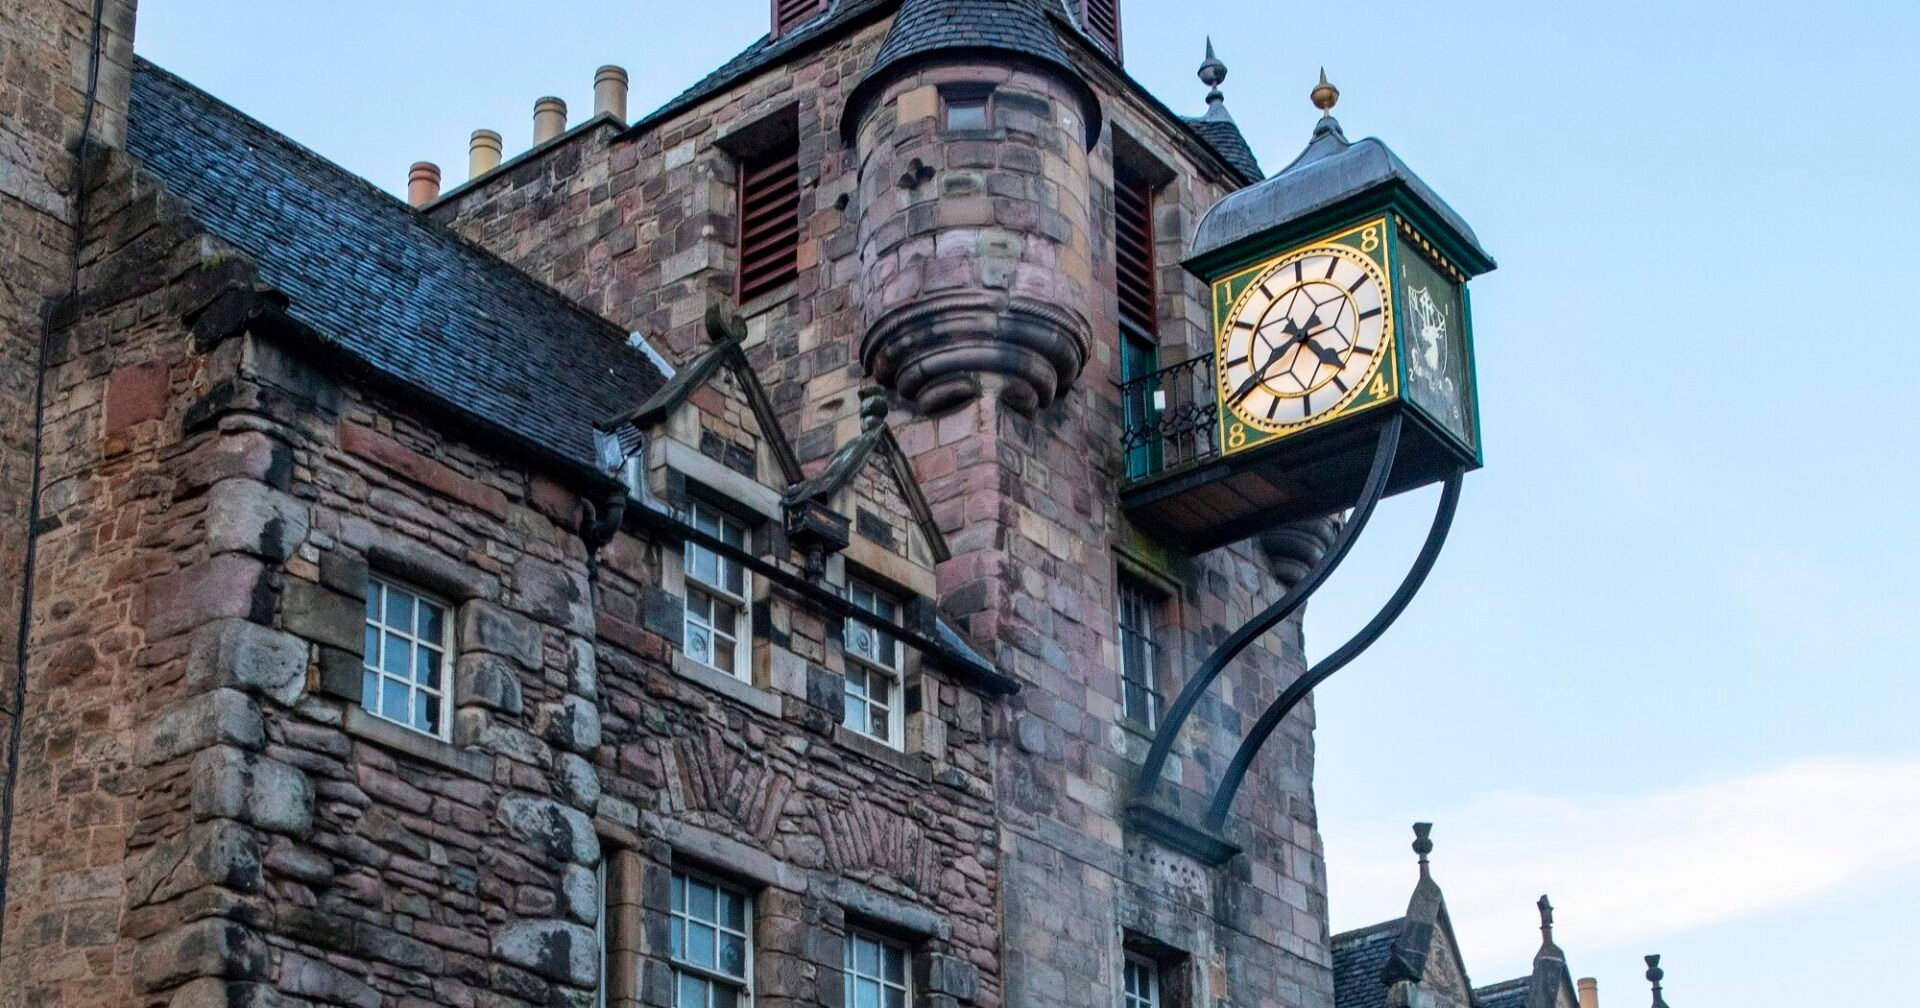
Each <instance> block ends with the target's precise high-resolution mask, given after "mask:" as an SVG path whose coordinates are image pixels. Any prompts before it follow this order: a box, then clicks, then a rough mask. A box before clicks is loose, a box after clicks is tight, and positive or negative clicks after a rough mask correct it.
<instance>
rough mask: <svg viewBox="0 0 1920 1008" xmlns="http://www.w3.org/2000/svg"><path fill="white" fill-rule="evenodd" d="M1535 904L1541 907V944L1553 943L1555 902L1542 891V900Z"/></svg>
mask: <svg viewBox="0 0 1920 1008" xmlns="http://www.w3.org/2000/svg"><path fill="white" fill-rule="evenodd" d="M1534 906H1537V907H1539V908H1540V944H1542V945H1551V944H1553V903H1552V902H1550V901H1549V900H1548V899H1547V895H1546V894H1545V893H1541V894H1540V901H1539V902H1538V903H1535V904H1534Z"/></svg>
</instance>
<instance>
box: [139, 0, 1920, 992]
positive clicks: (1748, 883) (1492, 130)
mask: <svg viewBox="0 0 1920 1008" xmlns="http://www.w3.org/2000/svg"><path fill="white" fill-rule="evenodd" d="M766 7H767V5H766V3H765V0H706V2H703V3H700V4H695V5H688V6H687V7H685V8H682V7H680V6H679V5H670V4H665V3H660V2H657V0H621V2H611V0H602V2H570V3H566V4H551V3H549V4H533V3H508V2H470V3H453V2H416V3H391V2H389V3H380V4H374V3H365V2H338V0H336V2H331V3H328V4H324V5H322V4H302V5H292V4H263V3H258V2H241V0H146V2H145V3H143V4H141V7H140V26H139V31H138V37H137V46H138V48H139V49H140V51H141V52H143V53H144V54H146V55H147V56H149V57H151V58H153V59H155V60H156V61H158V62H160V63H162V64H163V65H165V66H167V67H169V68H170V69H173V70H175V71H177V72H179V73H181V74H183V75H184V76H186V77H188V78H189V79H191V80H193V81H195V82H196V83H198V84H200V85H201V86H203V87H206V88H208V89H209V90H212V91H213V92H214V93H216V94H218V95H220V96H222V97H224V98H226V99H228V100H229V101H232V102H233V103H234V104H236V105H238V106H239V107H241V108H242V109H244V110H246V111H248V112H250V113H252V114H254V115H256V116H259V117H261V118H262V119H265V120H266V121H267V122H269V123H271V124H272V125H274V126H276V127H278V128H279V129H281V130H283V131H285V132H286V133H288V134H290V135H291V136H293V137H294V138H296V139H298V140H300V141H302V142H304V143H306V144H308V145H309V146H312V147H314V148H315V149H317V150H319V151H320V152H321V153H323V154H326V155H327V156H329V157H331V158H333V159H335V160H337V161H339V162H340V163H342V164H344V165H346V166H347V167H348V168H350V169H352V170H354V171H357V172H360V173H362V174H364V175H366V176H368V177H369V178H371V179H373V180H374V181H376V182H378V183H379V184H381V185H383V186H385V187H387V188H389V189H391V190H393V191H396V192H398V191H400V190H401V189H402V188H403V187H404V184H405V175H406V168H407V165H408V164H409V163H410V162H412V161H415V160H420V159H426V160H433V161H437V162H439V163H440V164H441V165H442V166H444V167H445V168H446V169H447V171H448V181H449V183H452V182H454V181H457V180H458V178H459V177H460V176H461V175H462V174H463V173H464V166H465V151H466V137H467V134H468V132H469V131H471V130H472V129H474V128H475V127H480V126H486V127H491V128H494V129H498V130H500V131H501V132H502V133H504V134H505V135H506V138H507V148H508V153H509V154H511V153H513V152H514V151H516V150H519V149H523V148H524V147H525V146H526V144H527V142H528V139H529V134H530V130H531V126H530V116H531V108H532V103H533V99H534V98H536V97H538V96H540V95H544V94H550V93H551V94H558V95H560V96H562V97H564V98H565V99H567V101H568V103H569V104H570V105H571V106H572V107H573V109H574V110H575V115H576V117H578V116H579V115H580V114H582V113H584V111H586V110H588V109H590V107H591V97H590V96H591V81H592V75H593V70H594V68H595V67H596V66H598V65H600V64H602V63H617V64H621V65H624V66H625V67H627V68H628V70H629V71H630V72H631V73H632V75H633V102H632V111H633V112H634V114H636V115H638V114H640V113H642V112H644V111H645V110H647V109H649V108H651V107H653V106H654V105H657V104H659V103H660V102H661V101H664V100H665V99H666V98H668V97H670V96H671V95H672V94H674V93H675V92H677V91H678V90H679V89H680V88H682V87H684V86H685V85H687V84H688V83H691V82H692V81H693V80H695V79H697V78H698V77H699V76H700V75H701V74H703V73H704V72H705V71H706V70H708V69H710V68H711V67H712V66H714V65H716V64H718V63H719V62H720V61H721V60H723V59H725V58H726V57H728V56H730V55H732V54H733V53H734V52H736V51H737V50H739V49H740V48H741V47H743V46H744V45H745V44H747V43H748V42H750V41H751V40H752V39H753V38H754V37H756V36H757V35H758V34H759V32H760V31H761V30H762V26H763V24H764V21H765V17H766ZM1125 16H1126V31H1127V37H1128V40H1129V43H1128V53H1127V55H1128V67H1129V69H1130V70H1131V71H1132V72H1133V74H1134V75H1135V76H1136V77H1138V78H1139V79H1140V80H1141V81H1143V82H1144V83H1145V84H1146V85H1148V86H1149V87H1150V88H1152V89H1153V90H1154V91H1155V92H1156V93H1158V94H1159V95H1160V96H1161V97H1162V98H1164V99H1165V100H1167V101H1168V102H1169V104H1171V105H1172V106H1173V107H1175V108H1176V109H1182V110H1186V111H1189V112H1194V113H1197V112H1198V111H1199V110H1200V109H1201V108H1202V96H1203V94H1204V88H1203V87H1202V86H1201V85H1200V84H1199V83H1198V82H1197V81H1196V80H1195V79H1194V76H1193V73H1194V70H1195V68H1196V67H1197V66H1198V64H1199V61H1200V55H1201V44H1202V36H1203V34H1204V33H1206V32H1211V33H1212V34H1213V35H1214V37H1215V41H1216V44H1217V47H1218V49H1219V54H1220V56H1221V58H1222V59H1223V60H1225V61H1226V62H1227V64H1228V66H1229V67H1230V68H1231V74H1230V76H1229V77H1228V79H1227V82H1226V85H1225V90H1226V92H1227V100H1228V107H1229V108H1230V109H1231V110H1232V112H1233V113H1234V115H1235V117H1236V118H1237V119H1238V121H1239V122H1240V124H1241V126H1242V128H1243V129H1244V130H1245V131H1246V133H1247V134H1248V137H1249V139H1250V140H1251V142H1252V144H1253V146H1254V148H1255V150H1256V152H1257V153H1258V154H1259V155H1260V157H1261V158H1262V160H1263V162H1264V163H1265V164H1266V165H1267V166H1268V167H1269V168H1270V169H1271V168H1277V167H1279V166H1281V165H1284V164H1285V163H1286V162H1287V161H1288V160H1289V159H1291V158H1292V156H1293V155H1294V154H1295V153H1296V152H1297V151H1298V149H1299V148H1300V147H1301V146H1302V145H1303V144H1304V143H1305V141H1306V139H1307V135H1308V132H1309V130H1310V129H1311V127H1312V125H1313V120H1314V115H1315V113H1314V112H1313V110H1312V108H1311V107H1310V106H1309V105H1308V103H1307V100H1306V94H1307V90H1308V89H1309V88H1310V87H1311V85H1312V83H1313V79H1314V72H1315V70H1316V68H1317V67H1318V66H1320V65H1322V64H1324V65H1325V66H1326V68H1327V72H1328V75H1329V77H1330V78H1331V79H1332V80H1333V81H1334V83H1336V84H1337V85H1338V86H1339V87H1340V88H1341V91H1342V99H1341V102H1340V107H1339V110H1338V112H1339V115H1340V118H1341V121H1342V122H1343V123H1344V124H1345V127H1346V130H1347V133H1348V135H1349V136H1353V137H1356V138H1357V137H1359V136H1363V135H1377V136H1380V137H1381V138H1383V139H1385V140H1386V141H1387V142H1388V143H1389V144H1390V145H1392V146H1393V147H1394V149H1395V150H1396V151H1398V152H1399V153H1400V154H1401V156H1402V157H1404V158H1405V159H1406V160H1407V161H1408V162H1409V163H1410V164H1412V165H1413V166H1414V168H1415V169H1416V170H1418V171H1419V172H1420V173H1421V174H1422V175H1423V176H1424V177H1425V178H1426V179H1427V181H1428V182H1430V183H1431V184H1432V185H1434V186H1435V187H1436V188H1437V189H1438V190H1439V191H1440V192H1441V193H1442V194H1444V195H1445V196H1446V197H1447V198H1448V199H1449V201H1450V202H1452V204H1453V205H1454V206H1455V208H1457V209H1458V210H1459V211H1460V212H1461V213H1462V214H1464V215H1465V216H1466V217H1467V219H1468V220H1469V221H1470V222H1472V223H1473V225H1474V227H1475V228H1476V229H1477V230H1478V232H1479V234H1480V237H1481V239H1482V241H1483V242H1484V244H1485V245H1486V246H1487V247H1488V248H1489V249H1491V250H1492V251H1493V252H1494V254H1495V255H1496V256H1497V257H1498V258H1499V260H1500V262H1501V268H1500V270H1499V271H1498V272H1496V273H1493V274H1491V275H1489V276H1487V277H1484V278H1482V279H1480V280H1479V281H1477V282H1476V284H1475V289H1474V306H1475V312H1476V318H1475V332H1476V338H1477V344H1478V350H1479V358H1480V368H1481V385H1482V395H1483V412H1484V421H1485V429H1486V440H1487V458H1488V465H1487V468H1486V469H1485V470H1484V471H1482V472H1480V473H1478V474H1476V475H1475V476H1474V477H1473V478H1471V479H1470V480H1469V482H1468V485H1467V491H1466V496H1465V499H1464V502H1463V505H1462V508H1461V516H1460V520H1459V522H1458V523H1457V525H1456V531H1455V533H1454V535H1453V539H1452V542H1451V543H1450V545H1449V547H1448V551H1447V554H1446V555H1445V557H1444V558H1443V559H1442V561H1441V564H1440V566H1439V569H1438V570H1437V571H1436V572H1435V574H1434V576H1433V577H1432V579H1431V580H1430V581H1429V582H1428V586H1427V588H1426V590H1425V592H1424V593H1423V595H1422V596H1421V598H1420V599H1419V600H1418V602H1417V603H1416V604H1415V605H1414V607H1413V609H1412V610H1411V611H1410V612H1409V614H1408V615H1407V616H1406V617H1405V618H1404V619H1403V620H1402V621H1401V622H1400V624H1399V625H1398V626H1397V627H1396V628H1395V629H1394V631H1393V632H1392V633H1391V634H1390V635H1389V637H1388V638H1387V639H1386V640H1385V641H1384V642H1382V643H1381V644H1380V645H1379V646H1378V647H1376V648H1375V649H1374V650H1373V651H1372V652H1370V653H1369V654H1368V655H1367V656H1366V657H1365V658H1363V659H1362V660H1361V661H1359V662H1357V663H1356V664H1355V665H1354V666H1352V667H1351V668H1349V669H1348V670H1346V671H1344V672H1342V673H1341V674H1340V675H1339V676H1337V677H1336V678H1335V679H1334V680H1333V681H1332V683H1331V684H1329V685H1328V686H1327V687H1326V688H1324V689H1323V690H1322V691H1321V693H1320V695H1319V714H1320V725H1321V727H1320V731H1319V734H1318V741H1319V765H1318V770H1319V773H1318V781H1317V788H1318V797H1319V801H1320V814H1321V825H1322V828H1323V831H1324V833H1325V836H1326V840H1327V847H1328V851H1329V857H1328V862H1329V876H1330V888H1331V899H1332V905H1333V916H1334V925H1335V927H1336V928H1347V927H1355V926H1360V925H1364V924H1368V923H1371V922H1373V921H1376V920H1380V919H1384V918H1386V917H1390V916H1395V915H1397V914H1399V913H1400V912H1401V910H1402V909H1403V907H1404V901H1405V897H1406V894H1407V891H1408V890H1409V888H1410V886H1411V884H1412V880H1413V861H1412V855H1411V854H1410V853H1409V852H1408V850H1407V846H1406V845H1407V843H1408V841H1409V840H1410V839H1411V835H1410V833H1409V832H1408V830H1407V824H1408V823H1410V822H1412V821H1413V820H1415V819H1432V820H1434V821H1435V822H1436V823H1437V826H1436V828H1435V840H1436V843H1437V850H1436V853H1435V855H1434V864H1435V870H1436V873H1437V875H1438V877H1439V879H1440V880H1441V882H1442V884H1443V885H1446V886H1447V887H1448V893H1449V896H1450V898H1451V899H1450V902H1451V905H1452V907H1453V909H1454V915H1455V918H1456V924H1457V925H1458V927H1459V929H1460V931H1461V935H1462V940H1463V942H1464V944H1465V945H1466V953H1467V957H1468V960H1467V961H1468V967H1469V969H1470V970H1472V972H1473V976H1474V979H1475V981H1476V982H1478V983H1486V982H1491V981H1494V980H1498V979H1503V978H1505V977H1508V976H1514V975H1518V974H1519V973H1521V972H1523V971H1524V969H1525V968H1526V962H1527V959H1528V957H1529V956H1530V955H1531V952H1532V949H1533V947H1534V945H1535V942H1536V940H1537V936H1536V933H1535V931H1534V917H1533V909H1532V901H1533V899H1534V898H1535V897H1536V896H1537V895H1539V893H1540V892H1542V891H1547V892H1551V893H1552V894H1553V895H1554V899H1555V902H1556V904H1557V905H1558V906H1559V907H1560V915H1559V919H1560V923H1561V927H1560V937H1561V941H1562V944H1563V945H1565V946H1566V947H1567V949H1568V951H1569V954H1570V956H1571V959H1572V966H1573V969H1574V971H1575V973H1576V974H1577V975H1593V976H1597V977H1599V978H1600V981H1601V995H1602V1003H1603V1005H1619V1004H1623V1003H1631V1004H1644V1003H1645V1000H1644V999H1645V994H1646V992H1645V984H1644V981H1642V980H1641V979H1640V977H1639V973H1640V969H1641V966H1640V962H1639V955H1640V953H1642V952H1648V951H1657V952H1662V953H1664V954H1665V955H1666V957H1667V959H1666V965H1667V967H1668V979H1669V984H1668V991H1669V993H1670V995H1671V997H1670V1000H1671V1001H1672V1002H1673V1003H1674V1004H1676V1005H1677V1006H1679V1008H1688V1006H1694V1008H1699V1006H1703V1005H1719V1004H1726V1005H1732V1004H1742V1003H1863V1002H1865V1001H1867V1000H1869V999H1878V998H1884V997H1885V996H1886V986H1885V973H1884V969H1885V967H1886V966H1887V965H1888V964H1891V963H1894V962H1898V961H1904V960H1906V959H1908V958H1909V957H1910V956H1911V949H1910V948H1908V947H1907V945H1906V943H1905V942H1904V941H1903V939H1904V938H1906V937H1907V935H1906V934H1905V932H1907V931H1909V930H1910V925H1911V917H1910V909H1909V908H1910V907H1912V906H1914V905H1915V904H1916V902H1920V732H1917V731H1916V730H1915V727H1914V717H1915V712H1916V710H1920V662H1916V659H1915V657H1914V646H1913V645H1914V639H1915V636H1916V633H1915V625H1916V620H1915V618H1914V616H1913V614H1914V613H1915V612H1916V610H1920V588H1916V587H1915V584H1914V582H1913V579H1912V577H1911V573H1912V568H1913V566H1914V563H1915V560H1916V558H1920V527H1917V526H1916V522H1915V520H1914V514H1915V509H1914V506H1913V504H1912V503H1911V495H1912V493H1913V492H1914V490H1915V475H1914V474H1915V471H1916V462H1917V461H1920V459H1917V458H1916V456H1917V455H1920V451H1916V449H1915V447H1914V439H1913V438H1912V437H1911V436H1910V435H1909V434H1908V433H1907V431H1906V425H1907V423H1908V422H1909V415H1910V411H1911V409H1912V407H1913V404H1914V400H1915V399H1916V398H1920V394H1917V393H1916V390H1915V388H1914V380H1913V378H1912V375H1913V374H1914V368H1913V366H1912V364H1911V362H1910V354H1911V352H1912V351H1913V349H1914V345H1915V336H1916V333H1915V324H1914V318H1915V312H1914V308H1913V302H1912V297H1913V290H1914V287H1915V284H1914V283H1913V281H1912V280H1911V279H1907V278H1906V276H1907V274H1906V270H1907V269H1908V268H1909V267H1908V265H1907V261H1908V259H1909V258H1910V257H1911V256H1912V252H1911V245H1912V241H1913V239H1912V237H1911V234H1910V232H1911V231H1912V230H1913V228H1914V227H1915V225H1916V224H1917V223H1920V213H1916V210H1920V197H1917V196H1916V195H1915V183H1916V181H1920V179H1917V178H1916V176H1917V175H1920V173H1916V172H1915V171H1914V169H1913V167H1912V165H1913V162H1914V159H1915V158H1916V157H1920V117H1917V116H1916V115H1915V114H1914V111H1913V104H1912V103H1913V96H1914V95H1915V94H1916V93H1920V69H1916V67H1917V66H1920V60H1916V59H1915V58H1914V56H1913V54H1914V53H1915V52H1920V14H1917V13H1916V12H1915V10H1914V8H1913V7H1911V6H1909V5H1905V4H1897V3H1891V2H1888V3H1867V2H1859V3H1849V4H1822V5H1813V4H1805V3H1780V2H1749V3H1733V2H1726V3H1699V2H1695V3H1653V2H1633V0H1625V2H1615V3H1608V4H1586V5H1571V4H1542V3H1538V2H1518V0H1512V2H1493V3H1476V4H1471V5H1467V4H1423V5H1402V4H1351V5H1318V6H1314V5H1298V4H1285V5H1282V4H1276V3H1273V2H1272V0H1181V2H1179V3H1175V2H1173V0H1126V12H1125ZM1430 504H1431V497H1430V496H1426V495H1414V496H1409V497H1407V498H1402V499H1396V500H1395V501H1393V502H1391V504H1390V506H1388V507H1386V508H1383V514H1382V516H1381V517H1379V518H1377V519H1376V520H1375V530H1374V531H1371V532H1370V533H1369V535H1368V536H1367V540H1366V541H1365V542H1363V543H1362V545H1361V547H1360V548H1359V549H1358V550H1357V551H1356V553H1355V556H1354V558H1353V559H1352V560H1351V561H1350V562H1349V564H1348V566H1347V569H1346V570H1344V571H1343V572H1342V574H1341V575H1340V577H1338V578H1336V579H1335V581H1334V582H1333V583H1332V584H1331V585H1330V586H1329V587H1328V588H1327V589H1326V590H1325V591H1324V592H1323V593H1322V596H1321V598H1320V599H1318V600H1317V601H1316V602H1315V603H1314V605H1313V608H1312V611H1311V614H1310V621H1309V639H1310V642H1311V646H1312V650H1314V651H1315V652H1316V653H1325V652H1326V651H1328V650H1331V649H1332V648H1333V647H1334V646H1336V645H1337V644H1338V643H1339V641H1340V639H1341V638H1342V637H1343V636H1344V634H1345V633H1346V632H1348V631H1350V630H1351V629H1353V628H1355V627H1358V626H1359V625H1360V624H1361V623H1362V622H1363V621H1364V620H1365V619H1366V618H1367V617H1368V616H1369V615H1370V614H1371V610H1372V608H1373V607H1374V606H1375V605H1376V604H1377V603H1378V602H1379V601H1380V600H1382V599H1384V598H1385V597H1386V595H1387V593H1388V592H1389V591H1391V589H1392V586H1393V584H1394V583H1395V582H1397V580H1398V578H1399V575H1400V573H1401V571H1402V570H1403V569H1404V567H1405V564H1406V563H1407V561H1408V560H1409V559H1410V558H1411V556H1412V554H1413V552H1414V550H1415V548H1416V544H1417V541H1418V538H1419V536H1420V534H1421V532H1422V531H1423V529H1424V526H1425V523H1426V520H1427V514H1428V510H1427V509H1428V507H1429V506H1430Z"/></svg>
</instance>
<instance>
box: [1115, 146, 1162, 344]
mask: <svg viewBox="0 0 1920 1008" xmlns="http://www.w3.org/2000/svg"><path fill="white" fill-rule="evenodd" d="M1113 259H1114V263H1113V272H1114V280H1115V284H1116V286H1117V287H1118V288H1119V294H1120V318H1121V319H1122V320H1123V321H1125V322H1127V323H1128V324H1129V325H1130V326H1131V327H1132V328H1133V329H1136V330H1138V331H1139V332H1140V333H1142V334H1147V335H1151V334H1152V333H1153V332H1155V331H1156V330H1157V329H1158V327H1159V326H1158V322H1157V318H1158V316H1159V309H1158V304H1157V301H1158V299H1157V298H1156V296H1155V292H1154V282H1153V188H1152V187H1151V186H1150V185H1148V184H1147V182H1146V181H1145V180H1144V179H1141V178H1140V177H1138V176H1136V175H1133V174H1132V173H1129V172H1118V173H1116V174H1115V176H1114V180H1113Z"/></svg>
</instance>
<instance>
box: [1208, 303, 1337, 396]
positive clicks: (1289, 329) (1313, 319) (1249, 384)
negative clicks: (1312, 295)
mask: <svg viewBox="0 0 1920 1008" xmlns="http://www.w3.org/2000/svg"><path fill="white" fill-rule="evenodd" d="M1319 324H1320V313H1319V312H1315V313H1313V315H1312V316H1310V317H1309V318H1308V319H1307V324H1306V325H1304V326H1300V325H1295V324H1294V321H1293V320H1292V319H1288V320H1287V321H1286V324H1285V325H1283V326H1281V327H1280V331H1281V332H1284V333H1286V334H1287V338H1286V339H1285V340H1282V341H1281V342H1280V343H1279V345H1277V346H1275V347H1274V348H1273V349H1272V350H1271V351H1270V352H1268V354H1267V359H1266V361H1264V362H1263V363H1262V364H1261V365H1260V366H1259V367H1257V368H1254V369H1253V373H1252V374H1249V375H1247V380H1246V381H1244V382H1241V383H1240V387H1239V388H1237V389H1234V390H1233V395H1231V396H1228V397H1227V401H1228V402H1233V403H1237V402H1239V401H1240V400H1242V399H1245V398H1246V397H1247V396H1249V395H1252V394H1253V390H1254V389H1256V388H1259V387H1260V382H1261V381H1262V380H1263V379H1264V378H1265V377H1266V374H1267V370H1268V369H1269V368H1271V367H1273V366H1274V365H1275V364H1277V363H1279V361H1280V357H1281V355H1282V354H1285V353H1286V352H1287V351H1288V350H1289V349H1291V348H1292V347H1293V345H1294V344H1295V343H1298V342H1300V341H1301V340H1303V339H1306V338H1307V333H1309V332H1312V331H1313V327H1314V326H1317V325H1319Z"/></svg>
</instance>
